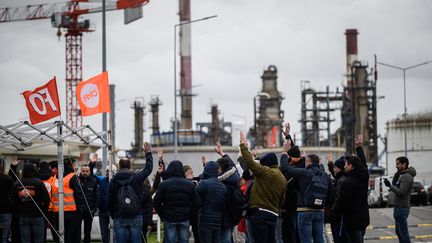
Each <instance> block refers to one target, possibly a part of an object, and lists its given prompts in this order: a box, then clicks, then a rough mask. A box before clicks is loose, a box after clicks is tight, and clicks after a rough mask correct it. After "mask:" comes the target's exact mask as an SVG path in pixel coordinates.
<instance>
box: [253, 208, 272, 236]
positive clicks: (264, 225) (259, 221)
mask: <svg viewBox="0 0 432 243" xmlns="http://www.w3.org/2000/svg"><path fill="white" fill-rule="evenodd" d="M277 218H278V217H277V216H276V215H274V214H271V213H269V212H265V211H260V210H257V211H256V212H255V213H254V214H253V215H252V216H251V221H252V228H253V229H252V230H253V237H254V240H255V242H257V243H261V242H266V243H267V242H268V243H273V242H275V231H276V221H277Z"/></svg>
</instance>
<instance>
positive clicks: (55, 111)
mask: <svg viewBox="0 0 432 243" xmlns="http://www.w3.org/2000/svg"><path fill="white" fill-rule="evenodd" d="M22 95H23V96H24V99H25V101H26V106H27V110H28V112H29V117H30V122H31V123H32V124H37V123H40V122H43V121H46V120H49V119H51V118H54V117H57V116H60V102H59V98H58V93H57V83H56V78H55V77H54V78H53V79H51V80H50V81H49V82H48V83H46V84H45V85H43V86H40V87H37V88H36V89H34V90H33V91H24V92H23V93H22Z"/></svg>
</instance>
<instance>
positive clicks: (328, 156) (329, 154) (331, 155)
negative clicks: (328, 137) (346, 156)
mask: <svg viewBox="0 0 432 243" xmlns="http://www.w3.org/2000/svg"><path fill="white" fill-rule="evenodd" d="M326 158H327V163H331V162H333V153H328V154H327V157H326Z"/></svg>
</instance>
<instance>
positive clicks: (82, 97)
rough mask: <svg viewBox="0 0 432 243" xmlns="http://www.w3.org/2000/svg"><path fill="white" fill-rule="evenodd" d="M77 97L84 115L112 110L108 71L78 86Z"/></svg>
mask: <svg viewBox="0 0 432 243" xmlns="http://www.w3.org/2000/svg"><path fill="white" fill-rule="evenodd" d="M77 99H78V103H79V106H80V108H81V114H82V115H83V116H91V115H94V114H97V113H103V112H110V111H111V109H110V94H109V85H108V72H103V73H101V74H99V75H97V76H95V77H93V78H90V79H89V80H86V81H81V82H80V83H79V84H78V86H77Z"/></svg>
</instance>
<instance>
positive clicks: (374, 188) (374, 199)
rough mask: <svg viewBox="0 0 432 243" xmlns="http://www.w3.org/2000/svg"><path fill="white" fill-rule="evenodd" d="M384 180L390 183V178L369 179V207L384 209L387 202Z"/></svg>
mask: <svg viewBox="0 0 432 243" xmlns="http://www.w3.org/2000/svg"><path fill="white" fill-rule="evenodd" d="M384 178H387V179H388V180H389V181H392V176H378V177H375V178H370V179H369V194H368V205H369V207H386V206H387V202H388V194H389V188H388V187H386V186H385V185H384Z"/></svg>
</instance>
